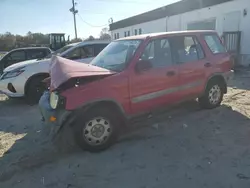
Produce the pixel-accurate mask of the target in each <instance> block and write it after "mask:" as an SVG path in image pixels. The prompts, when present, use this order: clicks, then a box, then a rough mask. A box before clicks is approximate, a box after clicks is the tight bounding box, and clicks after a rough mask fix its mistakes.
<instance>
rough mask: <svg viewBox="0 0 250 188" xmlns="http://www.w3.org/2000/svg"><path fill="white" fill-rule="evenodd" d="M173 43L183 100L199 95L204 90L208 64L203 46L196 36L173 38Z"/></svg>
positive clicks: (180, 92)
mask: <svg viewBox="0 0 250 188" xmlns="http://www.w3.org/2000/svg"><path fill="white" fill-rule="evenodd" d="M172 41H173V45H174V49H175V50H174V53H175V60H176V63H177V64H178V72H179V79H178V88H179V94H180V96H181V98H183V99H185V97H193V96H196V95H199V94H200V93H201V92H202V91H203V89H204V88H203V86H204V83H205V67H204V66H206V65H205V64H206V63H207V60H206V58H205V54H204V51H203V49H202V46H201V44H200V43H199V42H198V38H197V37H196V36H178V37H173V38H172Z"/></svg>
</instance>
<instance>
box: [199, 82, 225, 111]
mask: <svg viewBox="0 0 250 188" xmlns="http://www.w3.org/2000/svg"><path fill="white" fill-rule="evenodd" d="M223 95H224V93H223V84H222V83H221V82H220V81H218V80H211V81H210V82H209V83H208V84H207V87H206V90H205V93H204V95H203V96H202V97H200V98H199V100H198V101H199V104H200V106H201V107H202V108H205V109H213V108H216V107H218V106H220V104H221V102H222V100H223Z"/></svg>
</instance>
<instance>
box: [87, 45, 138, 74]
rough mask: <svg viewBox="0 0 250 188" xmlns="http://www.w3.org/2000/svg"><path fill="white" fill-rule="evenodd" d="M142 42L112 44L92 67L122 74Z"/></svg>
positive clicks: (94, 61) (95, 60) (96, 59)
mask: <svg viewBox="0 0 250 188" xmlns="http://www.w3.org/2000/svg"><path fill="white" fill-rule="evenodd" d="M140 43H141V40H120V41H114V42H112V43H110V44H109V45H108V46H107V47H106V48H104V50H103V51H101V53H100V54H99V55H98V56H97V57H96V58H95V59H93V61H92V62H91V64H92V65H95V66H98V67H102V68H105V69H108V70H112V71H116V72H121V71H122V70H124V68H125V67H126V65H127V62H129V60H130V59H131V58H132V57H133V56H134V54H135V51H136V49H137V48H138V46H139V45H140Z"/></svg>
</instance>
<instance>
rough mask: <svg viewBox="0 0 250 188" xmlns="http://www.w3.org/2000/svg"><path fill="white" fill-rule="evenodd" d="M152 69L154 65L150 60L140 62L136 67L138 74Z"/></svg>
mask: <svg viewBox="0 0 250 188" xmlns="http://www.w3.org/2000/svg"><path fill="white" fill-rule="evenodd" d="M151 68H152V63H151V61H149V60H140V61H138V62H137V63H136V65H135V70H136V72H143V71H147V70H149V69H151Z"/></svg>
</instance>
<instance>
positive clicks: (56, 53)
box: [46, 45, 73, 58]
mask: <svg viewBox="0 0 250 188" xmlns="http://www.w3.org/2000/svg"><path fill="white" fill-rule="evenodd" d="M72 47H73V45H67V46H64V47H62V48H60V49H58V50H56V51H55V52H52V53H51V54H49V55H47V56H46V58H51V56H52V55H60V54H61V53H63V52H65V51H66V50H68V49H70V48H72Z"/></svg>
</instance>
